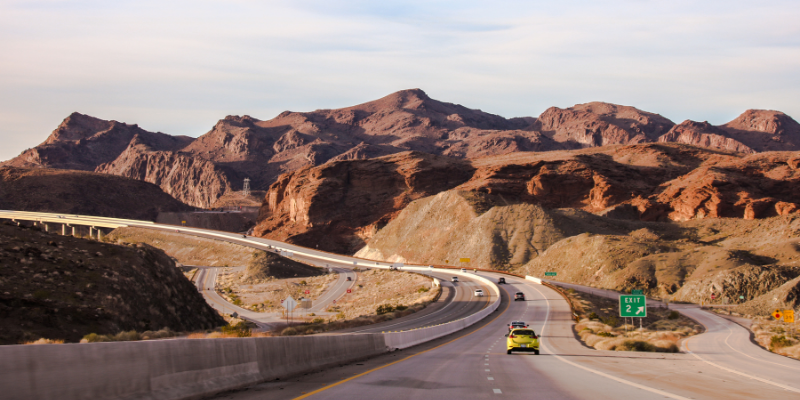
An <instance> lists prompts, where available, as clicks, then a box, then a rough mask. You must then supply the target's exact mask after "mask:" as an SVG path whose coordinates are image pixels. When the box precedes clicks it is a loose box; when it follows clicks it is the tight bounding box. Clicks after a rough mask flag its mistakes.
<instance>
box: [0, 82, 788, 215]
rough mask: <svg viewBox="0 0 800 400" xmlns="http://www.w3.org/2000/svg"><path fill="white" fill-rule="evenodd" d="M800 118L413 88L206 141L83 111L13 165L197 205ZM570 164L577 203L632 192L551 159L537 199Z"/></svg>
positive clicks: (718, 135) (778, 145)
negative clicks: (669, 111)
mask: <svg viewBox="0 0 800 400" xmlns="http://www.w3.org/2000/svg"><path fill="white" fill-rule="evenodd" d="M798 126H799V125H798V124H797V122H795V121H794V120H792V119H791V118H789V117H788V116H786V115H785V114H781V113H779V112H775V111H752V110H751V111H748V112H746V113H744V114H742V116H740V117H739V118H737V119H736V120H734V121H731V122H730V123H728V124H726V125H724V126H721V127H714V126H711V125H709V124H707V123H694V122H691V121H687V122H684V123H682V124H680V125H677V126H674V124H673V123H672V122H671V121H670V120H668V119H666V118H664V117H662V116H660V115H658V114H653V113H649V112H645V111H641V110H638V109H636V108H633V107H628V106H619V105H613V104H607V103H598V102H594V103H587V104H578V105H575V106H573V107H570V108H566V109H560V108H555V107H553V108H550V109H548V110H547V111H545V112H544V113H542V115H541V116H540V117H539V118H538V119H537V118H529V117H526V118H512V119H506V118H503V117H500V116H497V115H492V114H489V113H485V112H482V111H480V110H472V109H469V108H466V107H464V106H461V105H457V104H451V103H445V102H440V101H436V100H433V99H431V98H430V97H428V96H427V94H425V93H424V92H423V91H421V90H419V89H411V90H403V91H400V92H397V93H393V94H391V95H389V96H386V97H384V98H382V99H379V100H375V101H371V102H368V103H364V104H360V105H356V106H353V107H348V108H342V109H337V110H316V111H312V112H289V111H286V112H283V113H281V114H280V115H278V116H277V117H275V118H273V119H271V120H268V121H260V120H258V119H255V118H252V117H249V116H243V117H238V116H229V117H226V118H224V119H223V120H220V121H219V122H218V123H217V124H216V125H215V126H214V127H213V128H212V129H211V130H210V131H209V132H207V133H206V134H204V135H202V136H200V137H199V138H197V139H192V138H188V137H172V136H169V135H165V134H162V133H152V132H147V131H145V130H143V129H140V128H139V127H138V126H136V125H127V124H123V123H119V122H116V121H104V120H100V119H97V118H92V117H89V116H85V115H81V114H77V113H74V114H72V115H70V116H69V117H67V118H66V119H65V120H64V122H63V123H62V124H61V125H60V126H59V127H58V128H57V129H56V130H55V131H54V132H53V133H52V135H51V136H50V137H49V138H48V139H47V140H46V141H45V142H44V143H42V144H41V145H39V146H37V147H36V148H34V149H30V150H26V151H25V152H23V153H22V154H21V155H20V156H18V157H16V158H15V159H13V160H10V161H7V162H5V163H4V165H12V166H20V167H50V168H64V169H80V170H89V171H92V170H96V171H99V172H105V173H112V174H119V175H122V176H128V177H134V178H136V179H143V180H147V181H148V182H153V183H156V184H158V185H159V186H160V187H161V188H162V189H163V190H164V191H166V192H167V193H170V194H172V195H173V196H175V197H176V198H177V199H180V200H182V201H184V202H187V203H188V204H191V205H194V206H198V207H208V206H209V205H210V204H213V203H214V202H215V201H216V200H217V199H219V198H220V196H222V195H223V194H224V193H225V192H226V191H230V190H240V189H241V185H242V180H243V179H244V178H245V177H247V178H250V179H251V188H252V189H256V190H266V189H267V188H268V187H269V186H270V185H271V184H272V183H273V182H275V181H276V179H277V178H278V176H279V175H281V174H282V173H285V172H291V171H295V170H299V169H302V168H306V167H310V166H317V165H322V164H324V163H326V162H328V161H342V160H359V159H367V158H372V157H380V156H384V155H389V154H395V153H399V152H404V151H409V150H411V151H420V152H425V153H429V154H435V155H445V156H450V157H455V158H467V159H478V158H482V157H492V156H498V155H504V154H514V153H522V152H534V151H535V152H541V151H557V150H565V149H575V148H584V147H597V146H606V145H614V144H637V143H648V142H654V141H662V142H663V141H666V142H679V143H687V144H693V145H699V146H706V147H710V148H715V149H722V150H729V151H738V152H754V151H764V150H774V149H791V150H794V149H798V144H800V129H799V128H798ZM650 156H655V155H653V154H650ZM554 168H555V169H554ZM571 168H578V169H576V170H574V171H573V172H575V174H576V175H574V176H572V177H571V178H570V180H568V181H565V182H567V183H569V184H570V185H579V186H580V187H584V186H585V185H584V183H582V182H587V183H586V185H588V184H589V183H588V182H591V186H592V187H594V185H595V184H596V185H597V189H589V192H591V195H589V197H587V199H588V200H587V199H584V200H580V201H579V200H574V201H578V202H579V203H581V204H583V203H582V202H588V203H587V204H591V206H592V207H593V209H594V208H599V207H602V206H604V205H610V204H612V203H613V202H609V201H608V200H607V199H609V198H612V197H613V198H615V199H617V200H618V196H623V197H624V195H623V194H620V193H617V192H616V189H615V187H616V186H618V184H616V183H614V182H613V180H609V179H610V178H609V179H606V178H604V177H602V176H596V174H595V173H594V172H592V173H589V172H586V171H584V172H580V171H579V169H580V168H582V167H580V166H579V165H578V164H565V165H563V166H558V167H556V166H555V165H548V166H547V167H546V168H545V172H546V173H545V174H544V175H542V176H540V177H538V178H537V179H538V181H537V182H534V183H531V185H532V186H531V189H530V193H529V196H534V197H538V198H543V196H545V195H544V193H547V190H549V189H547V187H548V185H552V184H553V183H558V182H556V181H554V182H552V183H548V181H547V179H550V178H548V176H555V177H558V176H563V174H562V173H561V172H557V171H556V170H558V171H562V170H563V171H567V170H570V169H571ZM548 171H549V172H548ZM554 171H556V172H554ZM487 173H488V172H487ZM498 173H499V172H498ZM582 174H583V175H582ZM531 179H533V177H531ZM557 179H563V177H561V178H557ZM573 181H574V182H573ZM595 182H596V183H595ZM526 185H527V184H526ZM614 193H617V194H614ZM626 193H627V192H626ZM570 198H572V197H570ZM577 198H579V197H575V199H577ZM580 198H582V197H580ZM604 199H606V200H604ZM617 200H614V201H617ZM547 201H548V202H549V201H551V200H547ZM556 203H558V202H556ZM576 204H577V203H576Z"/></svg>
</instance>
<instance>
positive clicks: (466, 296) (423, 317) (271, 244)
mask: <svg viewBox="0 0 800 400" xmlns="http://www.w3.org/2000/svg"><path fill="white" fill-rule="evenodd" d="M0 218H19V219H26V220H35V221H44V222H50V223H55V224H65V223H66V224H74V225H86V226H97V227H103V228H118V227H125V226H131V227H138V228H146V229H155V230H162V231H167V232H171V233H181V234H186V235H193V236H198V237H203V238H208V239H214V240H223V241H227V242H230V243H235V244H238V245H242V246H247V247H252V248H258V249H262V250H266V251H272V252H279V251H284V252H290V253H291V257H292V258H294V259H296V260H298V261H301V262H305V263H308V264H312V265H316V266H318V267H321V268H326V269H331V270H333V271H336V272H338V274H339V278H338V280H337V281H336V282H335V283H333V284H332V285H331V286H330V287H328V288H327V289H326V290H325V292H324V293H323V294H322V295H321V296H320V297H319V298H318V299H316V300H315V301H314V304H313V306H312V308H310V309H308V310H303V309H300V308H297V309H295V314H296V315H298V314H299V313H301V312H304V313H305V312H308V313H311V312H313V313H315V314H318V315H325V314H327V313H326V311H325V310H327V308H328V307H329V306H330V305H331V304H332V303H333V302H334V301H335V300H338V299H340V298H341V297H342V296H344V295H345V294H346V293H347V289H351V288H353V287H354V286H355V285H356V284H357V279H358V278H357V273H356V272H354V270H353V269H354V267H359V268H362V269H364V268H375V267H382V268H388V267H389V266H390V265H392V264H391V263H386V262H368V261H366V260H362V259H357V258H353V257H348V256H342V255H338V254H332V253H326V252H323V251H319V250H314V249H308V248H304V247H300V246H295V245H291V244H287V243H283V242H279V241H275V240H270V239H263V238H256V237H251V236H244V235H241V234H237V233H231V232H222V231H213V230H207V229H198V228H187V227H178V226H174V225H163V224H156V223H153V222H149V221H137V220H127V219H118V218H108V217H94V216H82V215H66V214H64V215H59V214H49V213H36V212H24V211H3V210H0ZM218 272H219V270H218V268H201V270H200V271H198V275H197V276H196V277H195V285H196V286H197V287H198V289H199V290H200V292H201V293H202V295H203V297H204V298H205V299H206V301H207V302H208V304H209V305H211V307H213V308H215V309H217V310H219V311H222V312H224V313H227V314H230V313H233V312H236V313H237V314H238V315H239V316H240V317H241V318H243V319H246V320H249V321H251V322H253V323H255V324H256V325H257V326H258V330H269V329H270V328H271V327H272V326H274V325H275V324H278V323H281V322H283V321H284V319H283V317H282V316H281V315H280V314H278V313H259V312H255V311H252V310H247V309H245V308H242V307H238V306H235V305H233V304H231V303H228V302H227V301H226V300H225V299H224V298H223V297H222V296H220V295H219V294H218V293H217V292H216V291H215V290H214V283H215V281H216V277H217V274H218ZM417 272H418V273H423V274H426V275H430V276H436V277H438V278H440V279H441V280H442V281H449V280H450V278H451V277H452V276H453V275H452V274H449V273H438V274H437V273H434V272H429V271H417ZM348 277H350V278H351V280H350V281H347V278H348ZM448 284H449V283H448ZM446 285H447V284H446ZM456 285H460V287H463V288H464V289H462V290H456V291H455V296H443V299H440V301H439V302H437V304H434V305H432V307H429V308H430V309H426V310H424V311H423V312H421V313H418V314H411V315H408V316H405V317H403V318H399V319H397V320H394V321H387V322H384V323H381V324H376V325H372V326H370V329H366V328H362V329H360V330H359V331H362V332H380V331H381V330H382V329H386V330H392V331H399V330H408V329H413V328H418V327H422V326H430V325H435V324H441V323H444V322H449V321H452V320H455V319H459V318H463V317H466V316H468V315H471V314H473V313H475V312H477V311H479V310H480V309H482V308H483V307H485V305H486V303H487V301H488V299H489V297H488V295H489V294H490V291H489V290H488V288H487V287H483V286H481V285H480V284H478V283H477V282H473V281H471V280H470V279H469V278H466V279H464V277H462V282H461V283H458V284H456ZM479 287H482V288H483V290H484V292H485V293H487V297H484V298H475V297H474V296H473V292H474V289H476V288H479ZM450 302H453V304H450ZM438 308H442V309H444V311H443V312H437V311H436V310H437V309H438ZM428 314H431V315H432V316H428ZM433 314H435V315H433Z"/></svg>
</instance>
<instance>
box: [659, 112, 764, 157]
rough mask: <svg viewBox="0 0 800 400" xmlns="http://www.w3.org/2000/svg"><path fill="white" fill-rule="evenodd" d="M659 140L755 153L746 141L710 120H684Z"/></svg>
mask: <svg viewBox="0 0 800 400" xmlns="http://www.w3.org/2000/svg"><path fill="white" fill-rule="evenodd" d="M658 141H659V142H664V143H669V142H672V143H683V144H691V145H694V146H700V147H708V148H711V149H718V150H726V151H736V152H740V153H755V150H753V149H751V148H750V147H748V146H746V145H745V144H744V143H742V142H739V141H738V140H736V139H733V138H731V137H730V134H729V133H728V132H727V131H726V130H725V129H722V128H719V127H716V126H714V125H711V124H709V123H708V122H694V121H689V120H686V121H683V122H681V123H680V124H678V125H675V126H674V127H673V128H672V129H671V130H670V131H669V132H667V133H665V134H664V135H662V136H661V137H659V138H658Z"/></svg>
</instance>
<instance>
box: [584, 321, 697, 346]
mask: <svg viewBox="0 0 800 400" xmlns="http://www.w3.org/2000/svg"><path fill="white" fill-rule="evenodd" d="M575 330H576V331H577V332H578V336H580V338H581V340H583V342H584V343H586V345H588V346H590V347H594V348H595V349H597V350H616V351H654V352H661V353H677V352H678V349H679V346H678V343H679V342H680V340H681V339H683V338H685V337H687V336H691V335H694V334H697V333H699V332H698V331H695V330H691V329H687V328H686V327H681V328H678V329H676V330H651V329H647V328H645V329H633V326H631V325H622V326H618V327H612V326H610V325H606V324H604V323H602V322H598V321H592V320H589V319H584V320H581V321H580V322H579V323H578V324H576V325H575Z"/></svg>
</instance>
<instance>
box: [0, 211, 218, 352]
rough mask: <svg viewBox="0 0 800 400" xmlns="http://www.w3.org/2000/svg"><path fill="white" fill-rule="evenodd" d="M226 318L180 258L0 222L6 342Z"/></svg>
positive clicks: (210, 324)
mask: <svg viewBox="0 0 800 400" xmlns="http://www.w3.org/2000/svg"><path fill="white" fill-rule="evenodd" d="M219 325H224V321H223V320H222V318H221V317H220V316H219V315H218V314H217V313H216V311H214V310H213V309H212V308H211V307H209V306H208V305H207V304H206V302H205V301H204V300H203V298H202V297H201V296H200V294H199V293H198V292H197V289H196V288H195V287H194V286H193V285H192V284H191V283H190V282H189V281H188V280H187V279H186V278H185V277H184V276H183V275H182V274H181V272H180V270H179V269H178V268H177V267H176V266H175V262H174V261H173V260H172V259H171V258H170V257H169V256H167V255H166V254H164V253H163V252H162V251H160V250H158V249H155V248H153V247H150V246H148V245H142V244H139V245H128V246H123V245H115V244H109V243H102V242H97V241H94V240H87V239H80V238H73V237H65V236H58V235H54V234H48V233H43V232H41V231H39V230H38V229H32V228H19V227H16V226H9V225H5V224H0V343H2V344H15V343H19V342H24V341H33V340H36V339H39V338H47V339H63V340H66V341H68V342H77V341H79V340H80V339H81V338H83V337H84V336H85V335H87V334H90V333H97V334H117V333H118V332H120V331H131V330H135V331H139V332H143V331H148V330H151V331H154V330H159V329H162V328H169V329H170V330H172V331H192V330H201V329H210V328H214V327H216V326H219Z"/></svg>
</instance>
